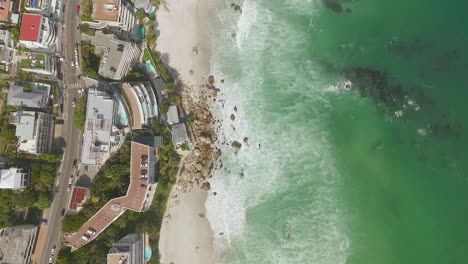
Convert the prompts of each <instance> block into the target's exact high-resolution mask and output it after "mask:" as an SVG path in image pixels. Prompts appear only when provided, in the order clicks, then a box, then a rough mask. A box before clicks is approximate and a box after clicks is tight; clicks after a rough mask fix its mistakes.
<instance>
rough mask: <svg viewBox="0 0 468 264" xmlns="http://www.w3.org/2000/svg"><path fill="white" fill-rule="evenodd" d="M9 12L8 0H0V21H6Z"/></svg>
mask: <svg viewBox="0 0 468 264" xmlns="http://www.w3.org/2000/svg"><path fill="white" fill-rule="evenodd" d="M9 13H10V0H4V1H0V21H2V22H8V15H9Z"/></svg>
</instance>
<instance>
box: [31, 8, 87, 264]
mask: <svg viewBox="0 0 468 264" xmlns="http://www.w3.org/2000/svg"><path fill="white" fill-rule="evenodd" d="M78 4H79V0H69V1H67V2H66V5H65V19H64V30H63V33H64V34H63V45H64V47H63V55H64V57H65V62H64V64H63V65H64V69H63V70H64V73H65V76H64V78H63V79H64V92H63V94H64V96H63V99H64V101H63V118H64V125H63V130H62V136H63V137H64V140H65V144H66V145H65V146H64V147H65V149H64V154H63V158H62V165H61V170H60V175H59V177H58V179H57V182H56V190H57V192H56V193H55V195H54V200H53V202H52V206H51V208H50V214H49V217H48V223H47V225H48V230H47V235H46V239H45V242H44V248H43V250H42V256H41V259H40V263H41V264H42V263H49V258H50V257H51V254H50V253H51V250H52V247H54V246H55V247H56V248H57V249H56V251H57V250H59V249H60V247H61V242H62V238H63V234H62V232H61V229H62V220H63V216H62V210H63V209H64V208H65V209H66V207H67V202H68V200H69V196H70V194H71V191H68V190H67V189H68V181H69V178H70V176H71V175H75V178H76V168H74V166H73V163H74V161H75V160H77V162H76V164H77V165H78V164H79V162H80V161H79V159H80V154H81V142H82V137H83V135H82V133H81V132H79V131H77V130H76V129H74V128H73V100H75V99H76V98H78V97H79V96H80V95H79V93H78V90H79V89H81V88H84V82H83V81H82V80H80V78H79V75H80V74H81V72H80V69H79V68H78V67H76V66H73V67H72V66H71V60H72V59H73V58H75V48H76V43H79V42H80V31H79V29H77V27H78V25H79V24H80V20H79V16H78V14H77V12H76V10H75V7H76V5H78ZM54 262H55V258H54Z"/></svg>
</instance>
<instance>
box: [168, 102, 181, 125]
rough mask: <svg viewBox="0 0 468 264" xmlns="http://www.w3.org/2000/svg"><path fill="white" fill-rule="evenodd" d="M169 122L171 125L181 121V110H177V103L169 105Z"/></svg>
mask: <svg viewBox="0 0 468 264" xmlns="http://www.w3.org/2000/svg"><path fill="white" fill-rule="evenodd" d="M167 123H168V124H169V125H173V124H177V123H179V112H178V111H177V106H176V105H171V106H169V109H168V110H167Z"/></svg>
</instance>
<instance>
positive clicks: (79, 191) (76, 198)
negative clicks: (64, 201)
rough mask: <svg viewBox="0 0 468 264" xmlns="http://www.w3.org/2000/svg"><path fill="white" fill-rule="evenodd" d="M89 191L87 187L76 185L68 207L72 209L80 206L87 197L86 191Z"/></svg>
mask: <svg viewBox="0 0 468 264" xmlns="http://www.w3.org/2000/svg"><path fill="white" fill-rule="evenodd" d="M87 192H88V189H86V188H83V187H78V186H74V187H73V192H72V196H71V199H70V205H69V207H68V208H70V209H72V210H76V209H77V208H78V206H79V205H80V204H81V203H83V202H84V200H85V199H86V193H87Z"/></svg>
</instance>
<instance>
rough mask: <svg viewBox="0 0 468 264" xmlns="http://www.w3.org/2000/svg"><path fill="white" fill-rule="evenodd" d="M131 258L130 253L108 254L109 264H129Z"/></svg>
mask: <svg viewBox="0 0 468 264" xmlns="http://www.w3.org/2000/svg"><path fill="white" fill-rule="evenodd" d="M129 258H130V254H129V253H128V252H119V253H111V254H107V264H122V263H128V262H125V261H128V259H129Z"/></svg>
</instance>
